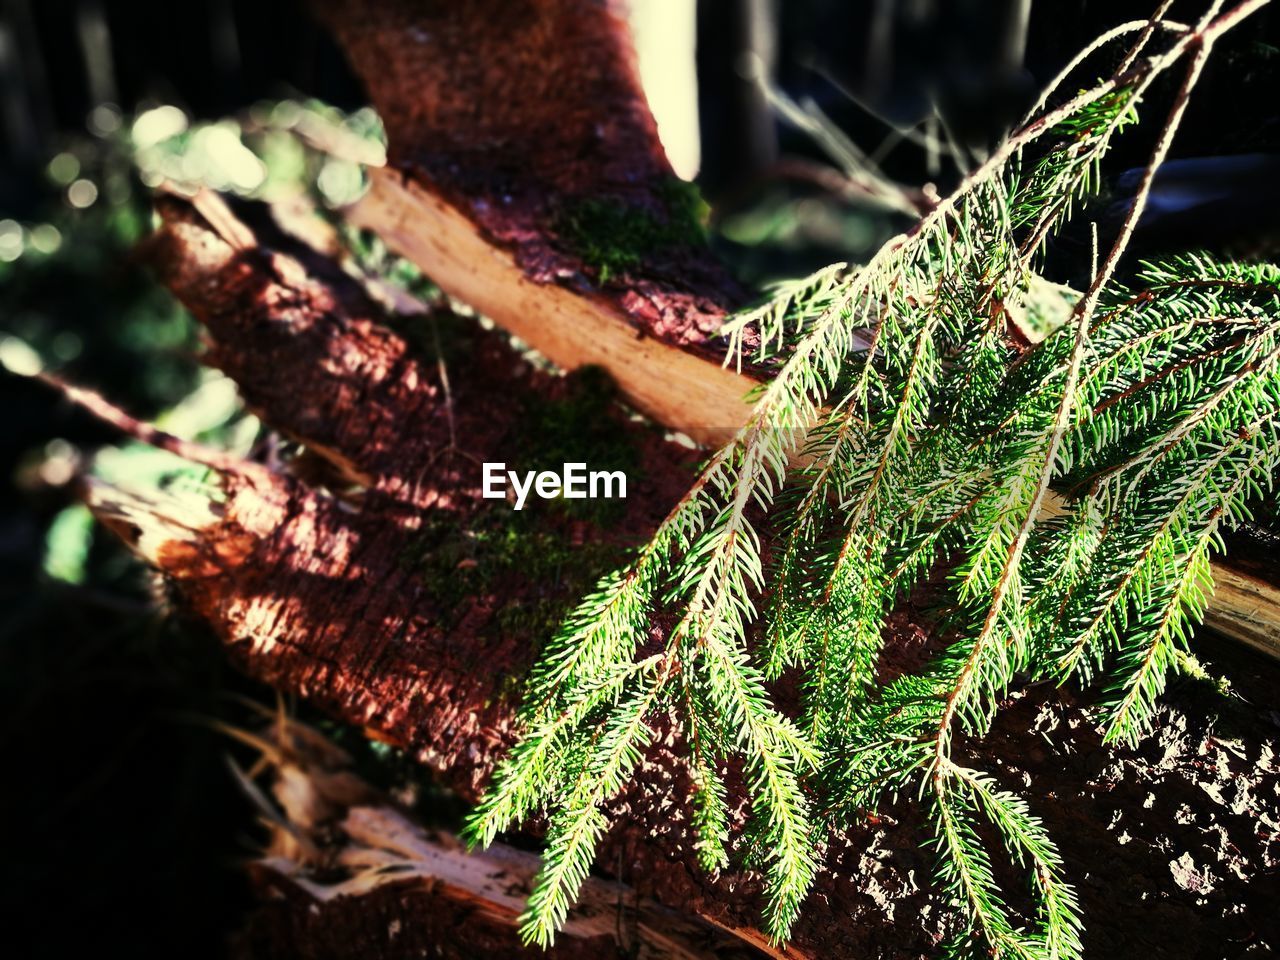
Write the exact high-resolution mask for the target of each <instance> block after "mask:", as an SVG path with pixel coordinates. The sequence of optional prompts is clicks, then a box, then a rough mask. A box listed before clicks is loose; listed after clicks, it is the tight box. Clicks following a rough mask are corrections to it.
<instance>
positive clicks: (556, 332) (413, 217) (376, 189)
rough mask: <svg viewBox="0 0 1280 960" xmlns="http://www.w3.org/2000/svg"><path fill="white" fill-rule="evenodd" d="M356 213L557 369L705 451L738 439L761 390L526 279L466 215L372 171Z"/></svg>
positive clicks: (604, 309) (612, 310) (585, 300)
mask: <svg viewBox="0 0 1280 960" xmlns="http://www.w3.org/2000/svg"><path fill="white" fill-rule="evenodd" d="M372 179H373V184H372V187H371V189H370V191H369V193H368V194H367V195H366V196H365V197H364V198H363V199H362V200H361V201H360V202H359V203H358V204H356V205H355V206H354V207H353V208H352V209H351V211H350V213H349V216H348V219H349V220H350V221H351V222H352V223H353V224H355V225H356V226H360V227H366V228H368V229H371V230H373V231H374V232H376V233H377V234H378V235H379V236H381V237H382V239H383V240H384V241H386V243H387V245H388V246H389V247H391V249H393V250H395V251H396V252H397V253H399V254H401V255H402V256H404V257H406V258H408V259H409V260H411V261H413V262H414V263H415V264H417V265H418V266H419V267H420V268H421V269H422V270H423V271H424V272H425V273H426V274H427V276H429V277H430V278H431V279H432V280H433V281H434V282H436V283H437V284H439V285H440V287H441V288H442V289H443V290H445V291H446V292H447V293H448V294H450V295H451V296H453V297H456V298H457V299H459V300H461V301H463V302H464V303H467V304H470V305H471V306H473V307H475V308H476V309H477V310H479V311H480V312H481V313H483V314H484V315H485V316H487V317H489V318H490V319H492V320H493V321H494V322H496V323H497V324H499V325H500V326H502V327H504V328H505V329H507V330H509V331H510V332H511V333H513V334H515V335H516V336H517V337H519V338H520V339H521V340H523V341H525V343H527V344H529V345H530V346H532V347H533V348H534V349H535V350H537V351H538V352H539V353H541V354H543V355H544V356H546V357H547V358H548V359H550V360H551V361H552V362H554V363H555V364H557V365H558V366H560V367H562V368H564V369H566V370H573V369H576V368H577V367H581V366H585V365H588V364H594V365H597V366H601V367H604V368H605V369H606V370H608V371H609V373H610V375H611V376H612V377H613V378H614V380H616V381H617V383H618V385H619V387H620V388H621V389H622V391H623V393H625V394H626V396H627V398H628V399H629V400H630V402H631V403H632V404H634V405H635V407H636V408H637V409H638V410H640V411H642V412H643V413H645V414H647V415H648V416H650V417H652V418H653V419H654V420H657V421H658V422H659V423H664V424H666V425H667V426H669V427H672V428H673V429H676V430H680V431H681V432H683V433H686V434H688V435H689V436H690V437H692V438H693V439H695V440H697V441H698V442H700V443H706V444H716V443H721V442H723V441H724V440H726V439H728V438H729V437H730V436H732V434H733V432H734V431H735V430H736V429H737V428H738V427H739V426H740V425H741V423H742V422H743V420H745V419H746V416H747V413H748V412H749V410H750V407H749V406H748V405H747V403H746V402H745V400H744V397H745V396H746V394H747V391H749V390H750V389H751V388H752V387H754V386H755V385H756V384H755V381H753V380H751V379H750V378H749V377H746V376H743V375H741V374H738V373H735V372H734V371H732V370H727V369H724V368H723V367H721V366H719V365H717V364H716V363H714V362H711V361H709V360H706V359H704V358H702V357H699V356H696V355H694V354H692V353H689V352H687V351H684V350H681V349H679V348H678V347H673V346H671V345H669V344H665V343H662V342H660V341H658V340H656V339H654V338H652V337H648V336H645V335H643V334H642V333H641V332H640V331H639V330H637V329H636V326H635V324H634V323H633V322H631V321H630V320H629V319H628V318H627V317H626V315H625V314H624V313H623V312H622V310H621V309H619V308H618V307H617V306H615V305H614V304H612V303H610V302H609V301H608V300H606V299H605V298H604V297H602V296H596V295H590V294H584V293H580V292H577V291H574V290H570V289H568V288H567V287H561V286H557V285H554V284H539V283H534V282H533V281H531V280H529V279H528V278H527V277H526V276H525V273H524V271H523V270H522V269H521V268H520V267H519V266H518V265H517V264H516V262H515V260H514V258H513V257H512V255H511V254H510V253H509V252H508V251H506V250H504V249H502V248H500V247H497V246H495V245H494V244H492V243H490V242H489V241H488V240H487V239H485V237H484V236H482V235H481V232H480V230H479V229H478V228H477V227H476V225H475V224H474V223H473V222H472V221H471V220H469V219H468V218H467V217H466V215H465V214H463V213H462V212H461V211H459V210H458V209H457V208H456V207H454V206H453V205H452V204H450V203H449V202H448V201H446V200H444V199H442V198H441V197H439V196H437V195H435V194H433V193H431V192H429V191H428V190H427V189H426V188H425V187H423V186H422V185H421V184H419V183H417V182H415V181H413V180H405V179H404V178H403V177H402V176H401V175H400V174H398V173H397V172H395V171H393V170H391V169H388V168H383V169H377V170H373V171H372Z"/></svg>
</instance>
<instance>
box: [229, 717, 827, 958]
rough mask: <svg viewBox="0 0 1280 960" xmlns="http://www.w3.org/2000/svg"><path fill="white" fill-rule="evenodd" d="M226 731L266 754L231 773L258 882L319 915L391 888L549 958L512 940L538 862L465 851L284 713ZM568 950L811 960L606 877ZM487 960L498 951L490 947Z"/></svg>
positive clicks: (508, 853)
mask: <svg viewBox="0 0 1280 960" xmlns="http://www.w3.org/2000/svg"><path fill="white" fill-rule="evenodd" d="M264 712H265V711H264ZM221 729H222V730H223V732H224V733H226V734H228V735H229V736H231V737H232V738H234V739H235V740H238V741H239V742H241V743H243V744H246V745H248V746H250V747H252V748H253V749H255V750H257V751H258V753H259V759H258V762H257V763H256V764H255V767H254V769H255V771H256V774H255V775H254V776H251V775H249V774H245V773H241V772H240V770H239V768H238V767H234V766H233V769H234V770H235V771H236V773H237V774H238V778H239V780H240V784H241V787H242V789H243V790H244V791H245V793H246V796H247V797H248V798H249V799H250V801H251V802H252V803H253V804H254V805H255V806H257V807H258V809H259V811H260V813H261V814H262V821H263V823H265V824H266V825H268V827H269V835H268V836H269V838H268V841H267V844H266V847H265V849H264V850H263V853H262V856H261V857H260V858H259V860H258V861H257V864H256V866H257V874H258V876H259V878H260V880H261V879H262V876H263V874H267V875H268V876H269V877H270V878H271V880H272V881H275V880H283V881H285V882H287V883H288V884H290V885H291V886H293V887H294V888H296V889H297V890H299V891H301V892H302V893H303V894H305V895H306V897H307V898H309V899H310V900H311V901H312V902H313V905H314V908H313V912H314V910H316V909H318V910H323V908H324V907H325V905H331V904H334V903H335V902H336V901H339V900H343V899H349V900H361V899H362V898H374V897H376V896H377V895H378V894H379V893H380V892H384V891H385V890H386V888H388V887H395V888H397V890H398V891H400V892H404V891H406V890H412V891H415V892H416V895H417V898H416V899H415V900H414V902H415V903H416V904H418V906H417V908H416V909H419V910H423V911H431V910H436V911H439V910H440V909H441V908H442V907H445V906H446V905H447V909H449V910H451V911H454V912H456V913H457V914H459V915H460V916H463V917H466V918H467V919H468V922H472V923H473V922H474V921H476V920H480V921H482V922H483V923H484V924H485V925H486V926H488V927H492V928H496V929H498V930H502V931H505V938H506V939H507V940H508V941H509V945H508V948H507V949H509V950H510V951H515V952H517V953H518V954H519V955H526V953H527V955H529V956H539V955H542V953H541V951H538V950H536V949H528V950H527V951H526V950H521V949H520V948H519V946H518V944H517V942H516V927H517V925H518V922H519V916H520V914H521V913H522V912H523V910H524V908H525V898H526V897H527V896H528V893H529V890H530V889H531V887H532V885H533V879H534V876H535V875H536V873H537V872H538V868H539V866H540V858H539V857H538V855H537V854H535V853H530V852H527V851H523V850H517V849H515V848H514V847H511V846H508V845H506V844H503V843H495V844H493V845H492V846H490V847H488V848H486V849H484V850H467V848H466V846H465V845H464V844H463V843H462V842H461V841H460V840H459V839H458V838H457V837H455V836H454V835H452V834H451V833H449V832H447V831H444V830H433V829H430V828H427V827H424V826H422V825H421V824H419V823H417V822H415V821H414V820H413V819H412V818H411V817H410V816H409V815H408V814H406V813H405V812H404V811H402V810H400V809H399V808H397V807H395V806H393V805H391V804H390V803H389V802H388V801H387V800H386V798H385V797H383V796H382V795H381V794H379V793H378V791H376V790H374V789H373V788H372V787H370V786H369V785H368V784H367V783H365V782H364V781H363V780H361V779H360V778H359V777H358V776H357V775H356V774H355V773H353V772H352V770H351V769H350V767H351V757H350V756H349V755H348V754H346V752H345V751H343V750H342V749H341V748H339V747H337V746H336V745H335V744H333V743H332V742H331V741H329V740H328V739H327V738H326V737H324V735H323V734H321V733H319V732H318V731H316V730H314V729H313V728H311V727H308V726H306V725H305V724H302V723H299V722H298V721H297V720H295V719H293V718H291V717H289V716H287V715H286V714H283V713H277V714H274V715H272V716H271V718H270V723H269V725H268V726H267V727H265V728H264V729H262V730H261V731H260V732H255V731H249V730H243V729H240V728H237V727H230V726H224V727H221ZM335 826H336V827H337V828H338V829H337V830H336V831H335V830H334V829H333V828H334V827H335ZM269 885H270V884H269ZM365 902H367V900H366V901H365ZM405 919H406V920H407V921H409V922H412V920H413V917H412V916H408V917H406V918H405ZM389 939H390V940H394V939H395V938H394V937H389ZM565 941H570V944H566V943H565ZM572 941H581V942H582V945H583V946H584V947H585V948H586V951H585V954H586V955H587V956H602V955H609V956H612V955H615V953H616V954H617V955H630V956H637V955H638V956H643V957H647V958H650V960H712V958H716V957H724V956H734V957H748V956H750V957H756V956H761V957H764V956H767V957H772V958H775V960H788V958H790V960H805V957H806V954H804V953H802V952H799V951H797V950H795V949H794V948H793V949H790V950H788V951H787V952H786V953H785V954H784V953H783V952H782V951H781V950H779V949H778V948H776V947H773V946H772V945H771V944H769V943H768V941H767V940H766V939H765V938H764V937H763V936H762V935H761V934H760V933H759V931H757V930H754V929H751V928H735V927H732V926H729V925H727V924H725V923H723V922H721V921H718V920H713V919H709V918H706V917H703V916H701V915H699V914H698V913H697V912H696V911H695V912H690V913H681V912H677V911H676V910H673V909H671V908H669V907H666V906H663V905H662V904H660V903H658V902H656V901H655V900H653V899H652V898H648V897H642V896H640V895H639V894H638V893H637V892H636V891H635V890H634V889H632V888H631V887H629V886H627V885H626V884H624V883H619V882H617V881H611V880H605V879H601V878H599V877H589V878H588V879H587V880H586V881H585V882H584V883H583V885H582V890H581V892H580V894H579V896H578V897H577V899H576V901H575V902H574V904H573V906H572V908H571V909H570V911H569V915H568V917H567V918H566V921H565V924H564V926H563V928H562V929H561V931H560V935H559V937H557V945H560V946H571V945H572ZM605 944H607V945H608V946H607V947H603V949H602V945H605ZM376 952H377V951H375V953H376ZM482 952H484V953H485V954H486V955H488V954H489V953H491V952H492V945H490V949H488V950H485V951H482ZM553 955H554V956H561V955H568V956H572V957H575V958H576V957H578V956H582V955H584V951H583V949H581V948H578V947H577V946H576V945H572V946H571V949H569V950H568V951H563V950H558V951H553Z"/></svg>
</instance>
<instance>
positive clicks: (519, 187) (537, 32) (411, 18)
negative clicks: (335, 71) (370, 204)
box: [313, 0, 743, 344]
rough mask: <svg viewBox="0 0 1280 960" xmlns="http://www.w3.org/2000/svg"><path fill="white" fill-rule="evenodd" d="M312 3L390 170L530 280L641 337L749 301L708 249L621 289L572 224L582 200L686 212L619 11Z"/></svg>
mask: <svg viewBox="0 0 1280 960" xmlns="http://www.w3.org/2000/svg"><path fill="white" fill-rule="evenodd" d="M313 5H314V6H315V8H316V9H317V11H318V13H319V14H320V16H321V19H322V20H323V21H324V22H325V24H326V25H327V26H328V27H329V28H330V29H331V30H332V31H333V32H334V33H335V35H336V36H337V38H338V40H339V41H340V42H341V44H342V46H343V48H344V50H345V51H346V53H347V56H348V59H349V60H350V61H351V64H352V66H353V67H354V68H355V71H356V73H357V74H358V75H359V76H360V78H361V80H363V82H364V84H365V86H366V89H367V90H368V92H369V97H370V100H371V101H372V103H373V105H374V106H375V107H376V108H377V110H378V113H379V115H380V116H381V117H382V118H383V122H384V123H385V124H386V129H387V136H388V141H389V161H390V164H391V165H392V166H393V167H395V168H397V169H398V170H399V171H401V172H402V174H403V175H404V176H405V177H411V178H414V179H416V180H418V181H419V182H420V183H422V184H423V185H425V186H427V187H428V188H429V189H430V190H431V191H432V192H433V193H435V194H438V195H440V196H442V197H444V198H446V199H447V200H449V201H450V202H451V203H452V204H454V205H455V206H457V207H458V208H459V209H461V210H463V211H464V212H465V214H466V215H467V216H468V217H470V218H471V219H472V220H473V221H474V222H475V223H476V224H477V225H478V226H479V227H480V228H481V229H482V230H483V231H484V232H485V233H487V235H488V236H489V237H490V238H491V239H492V240H493V241H494V242H496V243H498V244H500V245H502V246H505V247H508V248H510V249H511V250H512V251H513V252H514V254H515V256H516V259H517V262H518V263H519V264H520V265H521V266H522V267H523V268H524V270H525V272H526V275H527V276H528V277H529V278H531V279H533V280H535V281H537V282H540V283H564V284H568V285H570V286H573V287H576V288H580V289H583V290H590V289H594V288H596V287H597V286H599V287H602V288H603V292H604V293H605V294H606V295H608V296H610V297H611V298H613V299H614V300H615V301H616V302H617V303H618V305H619V306H621V307H622V308H623V309H624V310H625V312H626V313H627V314H628V315H629V316H630V317H631V318H632V320H633V321H634V322H635V323H636V325H637V326H638V327H639V328H640V329H641V330H643V331H644V332H646V333H649V334H652V335H654V336H657V337H659V338H662V339H665V340H669V341H672V342H679V343H686V344H690V343H698V342H700V341H702V340H705V339H706V338H707V337H708V336H710V335H712V334H714V333H715V331H716V330H717V329H718V327H719V325H720V321H721V319H722V318H723V316H724V312H725V308H726V307H728V306H731V305H733V304H735V303H738V302H740V301H741V299H742V296H743V292H742V290H741V288H740V287H738V285H737V284H735V283H734V282H733V281H732V279H731V278H730V277H729V275H728V273H727V272H726V271H725V270H724V268H723V267H722V266H721V265H720V264H719V263H718V262H717V260H716V259H715V258H714V257H712V256H711V255H710V253H709V251H707V250H706V248H705V246H703V245H701V244H698V243H686V242H677V243H663V244H655V245H653V246H651V247H646V248H645V249H643V250H641V251H640V253H641V254H642V255H641V257H640V262H638V263H635V264H634V265H632V266H631V267H630V268H629V269H628V270H627V271H626V276H625V277H616V276H615V277H613V278H611V279H610V278H603V277H602V276H601V275H600V273H599V272H598V271H597V270H595V269H593V268H592V267H591V266H590V265H589V264H586V263H584V260H583V256H582V251H581V249H579V248H578V247H579V246H580V245H575V243H574V242H573V239H572V237H571V236H569V234H570V233H571V232H572V231H570V230H568V229H566V224H567V223H568V222H569V221H571V220H573V219H574V218H575V216H576V215H579V214H581V213H582V212H583V204H584V203H589V204H592V205H595V206H594V207H593V209H595V210H596V211H599V210H600V209H601V205H608V206H612V207H613V208H615V209H616V210H617V211H618V212H619V213H621V214H625V216H626V217H630V218H631V219H632V220H633V221H634V220H636V219H637V218H651V219H652V220H653V221H654V222H656V223H658V224H664V223H667V222H669V221H670V220H671V219H672V218H673V217H674V218H677V219H679V218H680V217H682V216H685V215H687V210H684V209H683V207H682V204H681V202H680V201H678V200H675V199H674V197H675V196H676V195H677V194H679V193H680V191H679V190H678V189H677V190H676V191H675V193H674V194H673V190H672V188H673V186H675V185H676V180H675V177H674V174H672V172H671V166H670V164H669V163H668V162H667V159H666V156H665V155H664V154H663V151H662V146H661V144H660V143H659V141H658V136H657V128H656V126H655V124H654V121H653V118H652V116H651V115H650V113H649V108H648V105H647V103H646V102H645V98H644V94H643V92H642V91H641V89H640V85H639V80H638V78H637V74H636V69H635V63H634V59H635V58H634V53H633V51H632V48H631V40H630V37H629V34H628V31H627V27H626V24H625V21H624V20H623V19H622V18H621V16H620V14H619V10H618V4H617V3H616V2H615V0H475V2H468V3H461V4H460V3H453V2H450V0H427V2H420V0H389V2H380V3H376V4H352V3H346V2H341V0H315V2H314V4H313ZM600 241H601V242H604V243H618V244H620V245H621V244H625V243H626V240H625V239H624V238H621V237H617V236H605V237H601V238H600Z"/></svg>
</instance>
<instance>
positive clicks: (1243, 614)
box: [1204, 563, 1280, 660]
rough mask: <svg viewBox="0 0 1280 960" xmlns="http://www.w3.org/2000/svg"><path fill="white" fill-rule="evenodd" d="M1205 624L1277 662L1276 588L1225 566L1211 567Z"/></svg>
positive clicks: (1279, 594) (1279, 596) (1279, 601)
mask: <svg viewBox="0 0 1280 960" xmlns="http://www.w3.org/2000/svg"><path fill="white" fill-rule="evenodd" d="M1204 619H1205V623H1206V624H1207V625H1208V626H1209V627H1211V628H1212V629H1214V630H1217V631H1218V632H1219V633H1223V634H1226V635H1227V636H1229V637H1231V638H1232V639H1234V640H1240V641H1242V642H1244V643H1247V644H1248V645H1249V646H1251V647H1253V648H1254V649H1255V650H1258V651H1260V652H1262V653H1265V654H1266V655H1267V656H1269V657H1274V658H1275V659H1277V660H1280V586H1277V585H1276V584H1275V583H1268V582H1266V581H1265V580H1260V579H1258V578H1257V577H1254V576H1250V575H1249V574H1247V573H1243V572H1241V571H1239V570H1233V569H1232V568H1231V567H1230V566H1229V565H1227V564H1224V563H1216V564H1214V566H1213V597H1212V598H1211V599H1210V601H1209V608H1208V610H1206V611H1205V618H1204Z"/></svg>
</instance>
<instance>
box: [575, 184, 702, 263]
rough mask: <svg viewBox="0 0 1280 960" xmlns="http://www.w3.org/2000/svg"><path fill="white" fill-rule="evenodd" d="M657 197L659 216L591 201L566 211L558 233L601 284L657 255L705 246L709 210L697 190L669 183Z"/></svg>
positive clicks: (605, 201)
mask: <svg viewBox="0 0 1280 960" xmlns="http://www.w3.org/2000/svg"><path fill="white" fill-rule="evenodd" d="M656 192H657V194H658V197H659V199H660V200H661V202H662V206H663V208H664V210H663V213H662V214H661V215H658V214H655V213H654V212H653V211H651V210H649V209H647V208H643V207H639V206H634V205H631V204H628V203H625V202H623V201H621V200H615V199H607V198H606V199H598V198H591V199H586V200H580V201H577V202H575V203H572V204H571V205H569V206H568V207H566V208H565V209H564V210H563V211H562V214H561V216H560V218H559V222H558V223H557V228H558V230H559V233H560V236H561V238H562V239H563V240H564V241H565V242H566V243H567V244H568V246H569V248H570V249H571V250H572V251H573V252H574V253H575V254H577V255H578V256H579V257H581V258H582V261H583V262H584V263H585V264H586V265H587V266H588V267H589V268H591V269H593V270H594V271H595V272H596V274H597V277H598V279H599V280H600V282H601V283H604V282H606V281H608V279H609V278H610V277H611V276H614V275H615V274H619V273H623V272H625V271H627V270H630V269H633V268H635V267H637V266H639V265H640V263H641V262H642V261H643V260H644V258H645V257H646V256H647V255H649V254H651V253H654V252H656V251H659V250H663V249H669V248H674V247H696V246H701V245H702V244H705V243H706V240H707V231H706V221H707V212H708V207H707V204H706V202H705V201H704V200H703V199H702V194H701V193H700V192H699V190H698V188H697V186H696V185H694V184H692V183H688V182H686V181H684V180H680V179H678V178H676V177H670V178H668V179H665V180H663V181H662V182H661V183H660V184H659V185H658V188H657V191H656Z"/></svg>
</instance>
